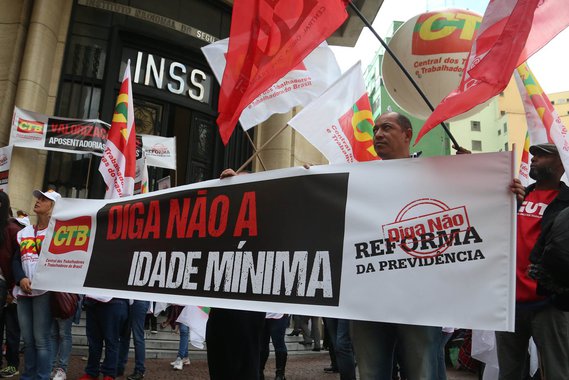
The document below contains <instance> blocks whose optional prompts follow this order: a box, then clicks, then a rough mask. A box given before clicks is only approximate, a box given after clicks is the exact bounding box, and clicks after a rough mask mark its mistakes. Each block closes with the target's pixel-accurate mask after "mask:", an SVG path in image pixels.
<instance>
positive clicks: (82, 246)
mask: <svg viewBox="0 0 569 380" xmlns="http://www.w3.org/2000/svg"><path fill="white" fill-rule="evenodd" d="M53 231H54V233H53V238H52V239H51V244H50V246H49V252H50V253H53V254H54V255H62V254H65V253H69V252H77V251H80V252H85V253H87V248H88V247H89V239H90V237H91V217H89V216H80V217H78V218H74V219H70V220H57V221H56V222H55V228H54V229H53Z"/></svg>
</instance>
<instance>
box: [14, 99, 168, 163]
mask: <svg viewBox="0 0 569 380" xmlns="http://www.w3.org/2000/svg"><path fill="white" fill-rule="evenodd" d="M109 127H110V125H109V124H107V123H105V122H104V121H102V120H99V119H70V118H66V117H55V116H47V115H42V114H40V113H37V112H32V111H26V110H23V109H20V108H18V107H14V114H13V116H12V129H11V131H10V145H14V146H18V147H23V148H31V149H42V150H53V151H58V152H67V153H92V154H95V155H97V156H100V155H102V154H103V150H104V149H105V144H106V143H107V134H108V132H109ZM137 137H138V138H140V139H141V141H142V150H144V152H145V153H146V163H147V165H148V166H155V167H160V168H166V169H172V170H176V138H175V137H164V136H155V135H142V134H141V135H137Z"/></svg>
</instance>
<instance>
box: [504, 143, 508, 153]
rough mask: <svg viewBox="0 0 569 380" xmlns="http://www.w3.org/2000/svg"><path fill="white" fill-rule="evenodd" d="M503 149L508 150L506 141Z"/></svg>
mask: <svg viewBox="0 0 569 380" xmlns="http://www.w3.org/2000/svg"><path fill="white" fill-rule="evenodd" d="M504 151H505V152H507V151H508V143H505V144H504Z"/></svg>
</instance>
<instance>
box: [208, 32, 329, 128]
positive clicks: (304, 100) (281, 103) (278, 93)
mask: <svg viewBox="0 0 569 380" xmlns="http://www.w3.org/2000/svg"><path fill="white" fill-rule="evenodd" d="M228 45H229V38H226V39H224V40H220V41H216V42H214V43H212V44H209V45H206V46H204V47H202V52H203V53H204V55H205V58H206V59H207V62H208V63H209V65H210V67H211V69H212V71H213V73H214V75H215V77H216V78H217V81H218V82H219V83H221V79H222V78H223V71H224V70H225V62H226V61H225V54H226V53H227V47H228ZM339 76H340V68H339V67H338V63H337V62H336V57H335V56H334V53H332V50H331V49H330V48H329V47H328V44H327V43H326V42H323V43H322V44H320V46H318V47H317V48H316V49H314V50H313V51H312V53H310V54H309V55H308V56H307V57H306V58H305V59H304V61H303V62H302V63H301V64H300V65H299V66H298V67H296V68H295V69H294V70H292V71H290V72H289V73H288V74H287V75H285V76H284V77H283V78H281V79H280V80H279V81H278V82H276V83H275V84H274V85H272V86H271V87H270V88H269V89H267V90H266V91H265V92H263V93H262V94H261V95H259V96H258V97H257V98H256V99H255V100H254V101H253V102H252V103H251V104H249V106H247V108H245V109H244V110H243V113H242V114H241V117H240V118H239V121H240V123H241V126H242V127H243V129H244V130H248V129H250V128H253V127H254V126H255V125H257V124H259V123H262V122H263V121H265V120H267V119H268V118H269V117H270V116H271V115H272V114H275V113H285V112H288V111H289V110H290V109H291V108H292V107H295V106H305V105H307V104H308V103H310V101H311V100H312V99H314V98H316V97H318V96H319V95H320V94H321V93H323V92H324V90H326V88H328V86H329V85H330V84H332V83H333V82H334V81H335V80H336V79H337V78H338V77H339Z"/></svg>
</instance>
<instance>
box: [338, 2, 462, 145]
mask: <svg viewBox="0 0 569 380" xmlns="http://www.w3.org/2000/svg"><path fill="white" fill-rule="evenodd" d="M348 5H349V6H350V8H352V10H353V11H354V12H356V14H357V15H358V17H359V18H360V19H361V20H362V21H363V23H364V24H365V26H367V28H368V29H369V30H370V31H371V32H372V33H373V35H374V36H375V37H376V38H377V39H378V40H379V42H380V43H381V45H382V46H383V47H384V48H385V51H386V52H387V54H389V55H390V56H391V58H393V60H394V61H395V63H396V64H397V66H399V68H400V69H401V71H403V74H405V76H406V77H407V79H409V82H411V84H412V85H413V87H415V90H417V92H418V93H419V95H420V96H421V98H422V99H423V100H424V101H425V103H426V104H427V106H428V107H429V108H430V110H431V111H434V110H435V107H433V105H432V104H431V102H430V101H429V99H428V98H427V96H426V95H425V93H424V92H423V90H421V88H420V87H419V85H418V84H417V82H415V80H414V79H413V77H412V76H411V74H409V72H408V71H407V70H406V69H405V67H404V66H403V64H402V63H401V61H400V60H399V58H397V56H396V55H395V53H393V51H392V50H391V49H390V48H389V46H387V44H386V43H385V41H384V40H383V39H382V38H381V37H380V36H379V34H377V32H376V31H375V29H374V28H373V26H372V25H371V24H370V22H369V21H368V20H367V19H366V18H365V16H364V15H363V14H362V13H361V12H360V10H359V9H358V8H357V7H356V6H355V5H354V4H353V3H352V0H349V1H348ZM441 126H442V127H443V129H444V131H445V132H446V134H447V135H448V137H449V138H450V140H451V141H452V143H453V145H454V148H455V149H456V150H457V151H458V150H460V149H461V147H460V145H459V144H458V142H457V141H456V139H455V138H454V136H453V135H452V133H451V132H450V130H449V129H448V127H447V125H446V124H445V122H441Z"/></svg>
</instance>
